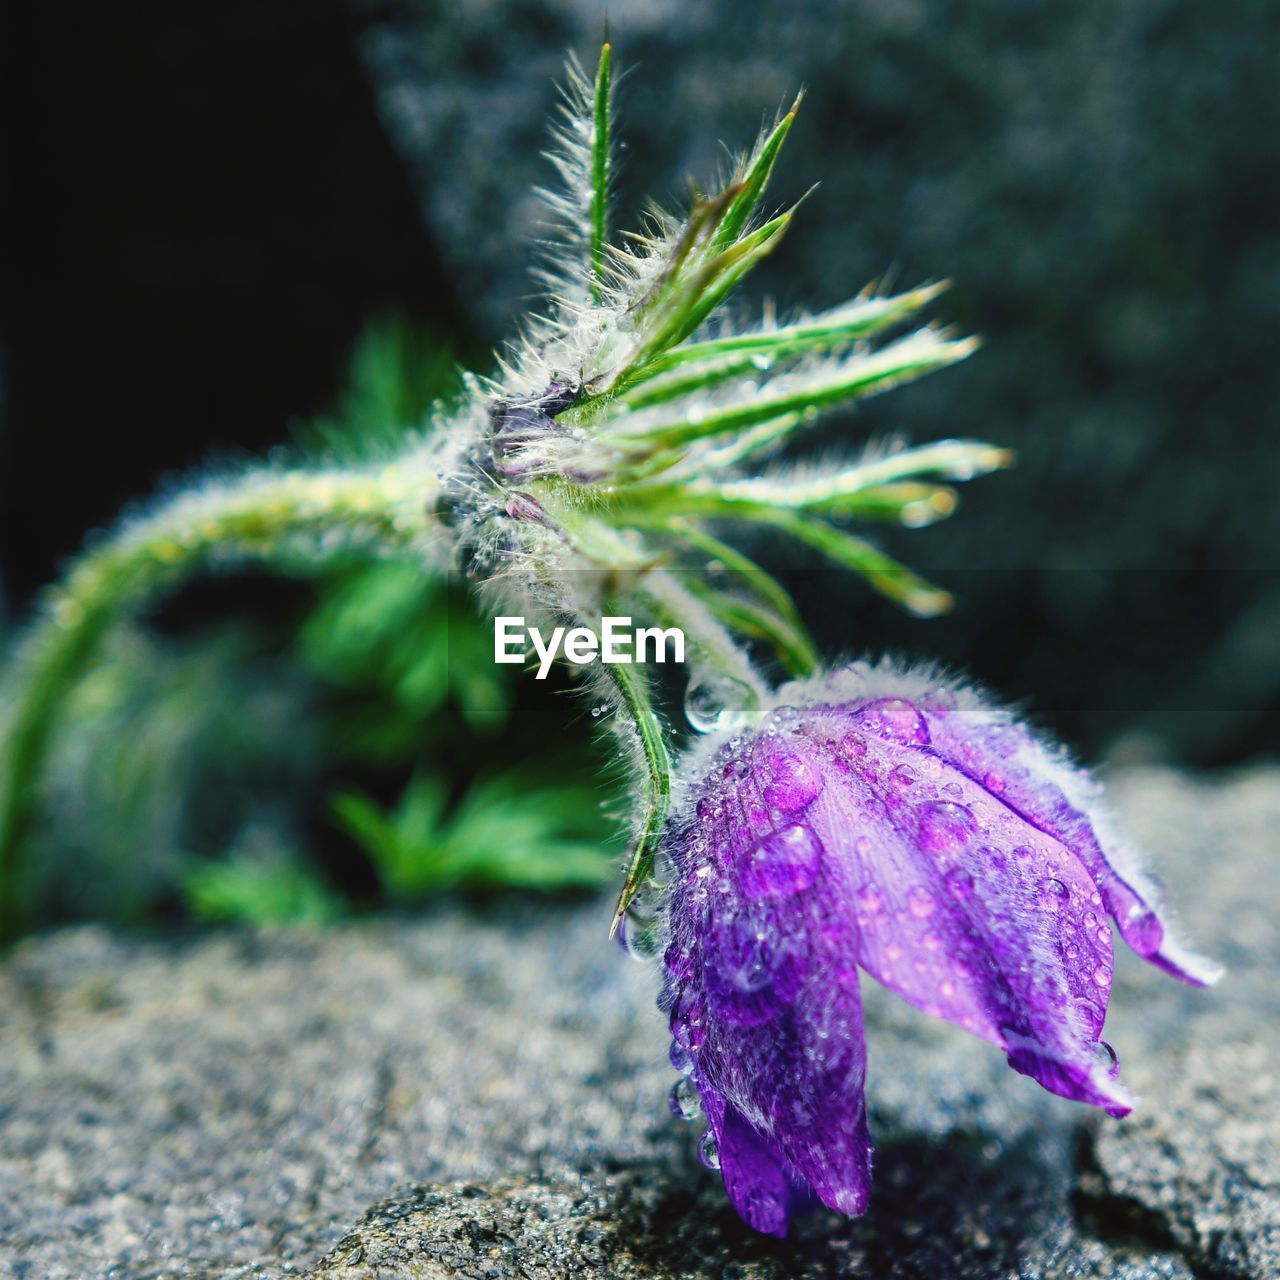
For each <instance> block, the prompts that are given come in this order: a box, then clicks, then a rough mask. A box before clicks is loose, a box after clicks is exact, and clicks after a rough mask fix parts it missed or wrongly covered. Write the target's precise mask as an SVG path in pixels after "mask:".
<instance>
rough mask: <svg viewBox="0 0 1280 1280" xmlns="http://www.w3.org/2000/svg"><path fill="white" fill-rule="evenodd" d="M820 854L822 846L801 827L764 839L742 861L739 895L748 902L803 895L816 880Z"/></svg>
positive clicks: (820, 860)
mask: <svg viewBox="0 0 1280 1280" xmlns="http://www.w3.org/2000/svg"><path fill="white" fill-rule="evenodd" d="M822 852H823V851H822V842H821V841H820V840H819V839H818V837H817V836H816V835H814V833H813V832H812V831H810V830H809V828H808V827H806V826H803V825H801V824H800V823H796V824H795V825H794V826H790V827H787V828H786V829H785V830H783V831H779V832H776V833H775V834H774V835H771V836H766V837H765V838H764V839H763V840H762V841H761V842H760V843H759V844H758V845H756V846H755V847H754V848H753V849H752V850H751V851H750V852H749V853H748V854H747V855H746V857H745V858H744V859H743V861H742V866H741V868H740V874H741V884H742V892H743V893H744V894H746V896H747V897H749V898H785V897H790V896H791V895H793V894H797V893H803V892H804V891H805V890H806V889H808V888H809V887H810V886H811V885H812V884H813V882H814V880H816V879H817V877H818V870H819V868H820V866H821V864H822Z"/></svg>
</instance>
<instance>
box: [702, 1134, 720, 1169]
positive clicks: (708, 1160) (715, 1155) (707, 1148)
mask: <svg viewBox="0 0 1280 1280" xmlns="http://www.w3.org/2000/svg"><path fill="white" fill-rule="evenodd" d="M698 1159H699V1160H701V1161H702V1163H703V1164H704V1165H706V1166H707V1168H708V1169H718V1168H719V1167H720V1149H719V1147H717V1146H716V1137H715V1134H713V1133H712V1132H711V1130H710V1129H708V1130H707V1131H706V1133H704V1134H703V1135H702V1141H701V1142H699V1143H698Z"/></svg>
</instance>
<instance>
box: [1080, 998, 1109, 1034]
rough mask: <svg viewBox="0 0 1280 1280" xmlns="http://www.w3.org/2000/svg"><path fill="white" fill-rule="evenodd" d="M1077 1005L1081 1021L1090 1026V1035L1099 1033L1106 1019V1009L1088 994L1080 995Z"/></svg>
mask: <svg viewBox="0 0 1280 1280" xmlns="http://www.w3.org/2000/svg"><path fill="white" fill-rule="evenodd" d="M1075 1006H1076V1013H1077V1014H1079V1016H1080V1021H1081V1022H1083V1023H1084V1025H1085V1026H1086V1027H1088V1028H1089V1033H1090V1035H1097V1034H1098V1032H1099V1031H1101V1030H1102V1024H1103V1022H1104V1021H1106V1016H1107V1013H1106V1010H1105V1009H1103V1008H1102V1006H1101V1005H1099V1004H1098V1003H1097V1002H1096V1001H1093V1000H1090V999H1089V997H1088V996H1078V997H1077V998H1076V1002H1075Z"/></svg>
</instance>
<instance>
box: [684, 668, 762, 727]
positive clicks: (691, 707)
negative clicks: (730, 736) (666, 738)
mask: <svg viewBox="0 0 1280 1280" xmlns="http://www.w3.org/2000/svg"><path fill="white" fill-rule="evenodd" d="M755 703H756V695H755V693H754V692H753V691H752V690H751V689H750V688H748V687H747V685H745V684H743V683H742V681H741V680H734V679H732V678H731V677H727V676H720V677H717V678H714V679H713V678H710V677H707V676H694V677H693V679H691V680H690V681H689V687H688V688H687V689H686V690H685V695H684V714H685V719H687V720H688V721H689V724H690V725H691V726H692V727H693V728H694V729H696V730H697V731H698V732H699V733H712V732H714V731H715V730H717V729H737V728H740V727H741V726H742V725H743V724H745V723H746V721H747V716H748V713H749V711H750V709H751V708H752V707H753V706H754V705H755Z"/></svg>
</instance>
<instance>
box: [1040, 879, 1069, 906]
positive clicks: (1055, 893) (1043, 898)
mask: <svg viewBox="0 0 1280 1280" xmlns="http://www.w3.org/2000/svg"><path fill="white" fill-rule="evenodd" d="M1069 896H1070V891H1069V890H1068V889H1067V886H1066V885H1065V884H1063V883H1062V881H1061V880H1046V881H1045V882H1044V884H1042V885H1041V886H1040V892H1039V893H1038V894H1037V895H1036V901H1037V902H1038V903H1039V904H1040V910H1041V911H1051V912H1055V913H1056V912H1058V911H1061V910H1062V908H1063V906H1064V905H1065V904H1066V901H1067V898H1068V897H1069Z"/></svg>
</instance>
